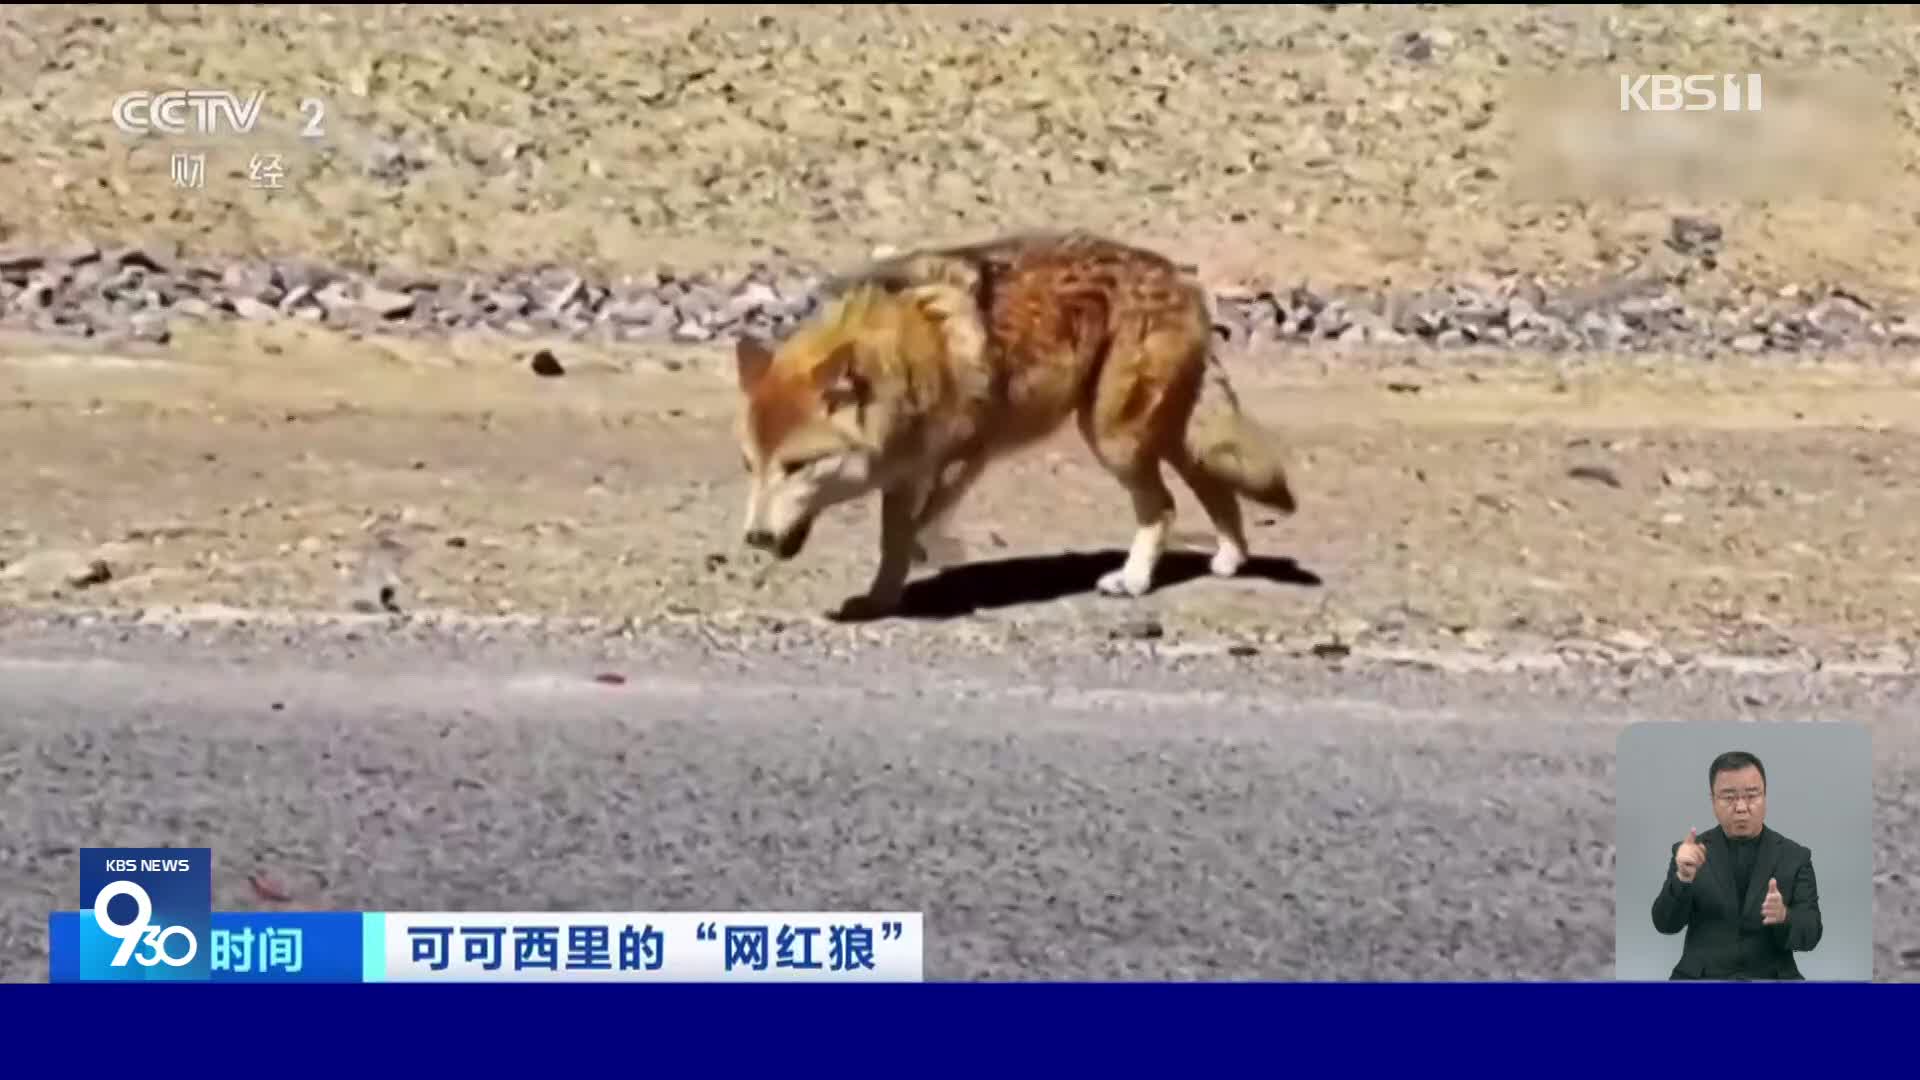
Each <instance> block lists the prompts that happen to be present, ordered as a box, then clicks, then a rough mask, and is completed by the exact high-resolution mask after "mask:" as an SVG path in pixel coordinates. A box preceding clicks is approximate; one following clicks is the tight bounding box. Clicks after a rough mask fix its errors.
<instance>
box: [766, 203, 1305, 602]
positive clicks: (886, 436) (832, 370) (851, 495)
mask: <svg viewBox="0 0 1920 1080" xmlns="http://www.w3.org/2000/svg"><path fill="white" fill-rule="evenodd" d="M825 292H826V299H825V302H824V303H823V304H822V305H821V307H820V309H819V310H818V311H817V313H815V314H814V315H813V316H811V317H810V318H808V319H806V320H805V321H804V322H803V323H801V324H800V325H799V326H797V327H796V328H795V329H794V330H793V331H792V332H791V333H790V334H788V335H787V336H786V337H785V338H784V340H781V341H780V342H778V343H777V344H774V343H770V342H768V341H766V340H763V339H761V338H759V337H757V336H754V335H743V336H741V337H739V338H738V339H737V340H736V342H735V349H734V352H735V366H736V369H737V378H738V385H739V392H740V394H741V398H742V408H741V410H740V413H739V422H738V437H739V441H740V448H741V457H742V462H743V464H744V466H745V468H746V472H747V474H748V477H749V485H748V488H749V490H748V495H747V507H746V521H745V527H744V542H745V543H746V544H747V545H748V546H750V547H754V548H758V549H761V550H764V551H767V552H771V553H772V554H773V555H774V556H775V557H776V558H778V559H781V560H788V559H792V558H794V557H796V556H798V555H799V554H800V553H801V551H802V550H803V549H804V548H805V546H806V543H807V537H808V535H809V533H810V531H811V529H812V527H813V524H814V522H815V520H816V519H817V518H818V517H819V516H820V514H821V513H823V512H824V511H826V510H828V509H829V508H831V507H834V506H837V505H840V504H843V503H847V502H849V501H852V500H855V499H859V498H862V497H864V496H868V495H871V494H873V493H874V492H878V493H879V494H880V552H879V564H878V566H877V568H876V569H875V571H874V575H873V578H872V581H871V582H870V584H869V585H868V587H867V591H866V592H865V593H864V594H863V595H859V596H855V597H853V598H851V599H849V600H847V601H846V603H845V604H844V606H843V607H842V608H841V609H840V612H839V617H841V618H844V619H867V618H878V617H883V616H885V615H888V614H891V613H893V612H895V611H896V610H897V608H898V605H899V602H900V600H901V596H902V593H903V590H904V588H905V585H906V582H907V578H908V576H909V574H910V572H911V567H912V566H913V565H914V564H915V563H917V562H920V561H923V560H924V558H925V549H924V547H923V546H922V543H921V539H922V537H923V536H925V535H927V534H928V530H930V529H931V528H932V527H934V526H935V525H936V524H937V523H939V522H940V521H941V520H942V519H943V518H944V517H945V516H946V515H947V514H948V513H949V512H951V511H952V510H953V509H954V507H955V505H956V504H957V503H959V501H960V500H961V498H962V496H963V495H965V494H966V492H967V491H968V490H969V489H970V488H971V487H972V486H973V485H974V483H975V482H976V481H977V480H978V479H979V478H980V476H981V474H982V473H983V472H984V471H985V470H986V469H987V467H988V466H989V465H990V464H991V463H992V462H994V461H995V460H997V459H1001V458H1004V457H1005V456H1006V455H1008V454H1011V453H1014V452H1016V451H1019V450H1021V449H1023V448H1027V447H1030V446H1032V445H1034V444H1036V443H1039V442H1041V441H1043V440H1045V439H1047V438H1048V437H1050V436H1051V435H1053V434H1054V433H1055V432H1057V431H1058V430H1060V429H1061V428H1062V427H1063V426H1064V425H1065V423H1066V421H1067V419H1068V418H1070V417H1071V418H1074V419H1076V420H1077V421H1078V424H1079V428H1080V433H1081V435H1082V436H1083V437H1084V438H1085V440H1086V443H1087V445H1088V447H1089V448H1090V449H1091V450H1092V452H1093V456H1094V457H1095V458H1096V459H1097V460H1098V461H1099V463H1100V464H1101V465H1102V466H1104V467H1105V469H1106V471H1107V472H1109V473H1111V474H1112V476H1113V478H1114V479H1115V480H1117V481H1118V482H1119V483H1120V485H1121V486H1122V487H1123V488H1124V489H1125V490H1126V492H1127V494H1128V496H1129V497H1130V498H1131V501H1132V507H1133V517H1134V531H1133V535H1132V538H1131V542H1130V544H1129V546H1128V550H1127V556H1126V560H1125V562H1124V564H1122V565H1121V566H1120V567H1119V568H1118V569H1116V570H1114V571H1112V572H1111V573H1108V574H1106V575H1104V576H1103V577H1101V578H1100V579H1099V581H1098V585H1097V588H1098V590H1099V592H1101V593H1103V594H1107V595H1113V596H1127V597H1139V596H1143V595H1145V594H1146V593H1148V592H1149V591H1150V589H1151V588H1152V586H1153V581H1154V572H1155V568H1156V566H1157V564H1158V563H1159V560H1160V557H1161V555H1162V553H1163V552H1164V550H1165V547H1166V544H1167V539H1168V535H1169V530H1170V529H1171V527H1172V524H1173V517H1174V500H1173V496H1172V494H1171V493H1170V492H1169V491H1168V489H1167V484H1166V480H1165V478H1164V476H1163V475H1162V466H1163V465H1165V466H1170V467H1171V468H1172V470H1173V471H1174V472H1175V473H1176V474H1178V475H1179V477H1180V479H1181V480H1182V482H1184V483H1185V485H1186V486H1187V487H1188V488H1189V489H1191V490H1192V492H1193V494H1194V496H1195V498H1196V499H1197V500H1198V501H1199V503H1200V506H1201V507H1202V509H1203V510H1204V511H1205V513H1206V515H1207V517H1208V518H1209V520H1210V521H1211V523H1212V526H1213V529H1214V532H1215V534H1216V537H1217V547H1216V549H1215V551H1214V554H1213V557H1212V563H1211V567H1212V570H1213V572H1214V573H1215V574H1218V575H1221V576H1232V575H1233V574H1235V573H1237V572H1238V571H1239V570H1240V568H1241V567H1242V565H1243V564H1244V563H1245V562H1246V560H1247V557H1248V548H1247V541H1246V534H1245V528H1244V526H1243V524H1242V519H1241V504H1240V500H1241V499H1242V498H1243V497H1244V498H1245V499H1248V500H1251V501H1252V502H1254V503H1257V504H1259V505H1262V506H1266V507H1269V508H1271V509H1273V510H1275V511H1277V512H1279V513H1281V514H1288V515H1290V514H1293V513H1294V512H1295V508H1296V504H1295V499H1294V492H1293V489H1292V487H1291V486H1290V485H1289V482H1288V477H1287V469H1286V462H1285V460H1284V459H1285V454H1284V451H1283V448H1282V444H1281V441H1280V439H1279V438H1278V437H1277V435H1276V434H1275V433H1274V432H1273V431H1272V429H1271V428H1269V427H1268V426H1266V425H1264V424H1262V423H1261V422H1260V421H1259V420H1258V419H1257V418H1255V417H1253V416H1250V415H1249V414H1248V413H1247V412H1245V411H1243V410H1242V408H1241V405H1240V402H1239V400H1238V398H1237V397H1236V396H1235V393H1234V390H1233V387H1232V385H1231V384H1230V383H1229V382H1228V379H1227V374H1226V371H1225V369H1224V367H1223V366H1222V364H1221V362H1220V359H1219V357H1218V355H1217V354H1216V351H1215V349H1214V334H1213V317H1212V316H1213V310H1214V309H1213V300H1212V297H1211V296H1210V294H1209V293H1208V292H1207V291H1206V290H1205V289H1204V288H1203V287H1202V286H1201V285H1200V283H1199V282H1198V280H1197V279H1196V278H1195V277H1194V276H1193V275H1192V274H1191V273H1190V272H1189V271H1188V270H1187V269H1186V268H1184V267H1182V266H1180V265H1179V264H1177V263H1176V262H1174V261H1173V260H1172V259H1171V258H1169V257H1167V256H1165V255H1163V254H1161V253H1158V252H1156V251H1152V250H1149V249H1145V248H1142V247H1138V246H1134V245H1130V244H1127V243H1124V242H1121V241H1118V240H1114V239H1110V238H1107V237H1103V236H1099V235H1095V234H1090V233H1086V232H1068V233H1057V234H1021V235H1012V236H1004V237H1001V238H998V239H994V240H988V241H985V242H981V243H975V244H970V245H961V246H950V247H939V248H927V249H923V250H917V251H910V252H907V253H906V254H904V255H899V256H896V257H893V258H889V259H885V260H882V261H879V262H876V263H872V264H869V265H867V266H865V267H863V268H861V269H859V270H856V271H855V272H853V273H851V274H848V275H844V276H842V277H840V278H838V279H835V280H833V281H831V282H830V283H829V285H828V287H827V289H826V290H825Z"/></svg>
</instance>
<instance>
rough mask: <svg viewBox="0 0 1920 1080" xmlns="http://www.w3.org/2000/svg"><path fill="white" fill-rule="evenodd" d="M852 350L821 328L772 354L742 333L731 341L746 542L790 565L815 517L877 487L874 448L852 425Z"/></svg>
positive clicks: (862, 394)
mask: <svg viewBox="0 0 1920 1080" xmlns="http://www.w3.org/2000/svg"><path fill="white" fill-rule="evenodd" d="M860 347H861V346H860V344H859V343H858V342H857V341H856V340H854V339H852V338H849V337H844V336H841V335H838V334H833V333H822V332H811V333H803V334H799V335H796V336H795V337H793V338H791V339H789V340H788V341H786V342H784V343H782V344H781V345H780V346H779V347H778V348H777V349H776V348H775V347H773V346H769V345H767V344H766V343H765V342H762V341H760V340H758V339H756V338H752V337H745V338H741V339H740V341H739V342H738V344H737V345H736V347H735V360H736V363H737V364H738V367H739V378H740V391H741V393H742V394H744V395H745V397H746V407H745V409H744V410H743V412H742V414H741V422H740V433H739V434H740V449H741V456H742V458H743V460H744V461H745V464H746V468H747V473H748V475H749V477H751V482H750V485H749V489H748V494H747V517H746V526H745V530H746V536H745V540H746V542H747V544H748V545H750V546H752V547H757V548H761V549H763V550H766V551H771V552H772V553H773V554H775V555H777V556H779V557H780V558H782V559H791V558H793V557H794V556H795V555H798V554H800V549H801V548H802V547H804V546H805V545H806V542H807V534H808V532H809V531H810V530H811V529H812V528H813V522H814V519H815V518H817V517H818V516H819V515H820V514H821V512H822V511H825V510H826V509H828V508H829V507H832V506H836V505H838V504H840V503H844V502H848V501H850V500H852V499H856V498H859V497H860V496H862V495H865V494H867V493H868V492H871V491H873V490H874V489H875V488H877V487H879V485H880V479H881V478H880V477H879V475H878V473H879V469H878V467H877V465H878V462H877V458H878V452H877V451H876V450H875V448H874V447H873V446H872V445H871V444H870V443H869V441H868V439H867V438H866V436H865V433H864V432H863V431H862V429H861V423H860V419H861V410H862V408H863V407H864V406H865V405H866V404H867V402H868V400H869V393H870V386H869V384H868V382H867V380H866V379H865V378H864V377H863V376H862V375H861V370H860V352H859V350H860Z"/></svg>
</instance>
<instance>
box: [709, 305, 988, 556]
mask: <svg viewBox="0 0 1920 1080" xmlns="http://www.w3.org/2000/svg"><path fill="white" fill-rule="evenodd" d="M985 341H986V332H985V329H984V326H983V324H982V323H981V321H980V316H979V312H978V310H977V308H976V307H975V304H974V299H973V294H972V292H970V291H969V290H968V289H966V288H963V287H960V286H957V285H955V284H953V283H951V282H948V281H932V282H927V283H924V284H919V285H911V284H901V283H867V284H863V285H858V286H856V287H854V288H852V289H851V290H850V291H849V292H848V293H847V294H846V295H844V296H843V297H841V298H840V299H839V300H837V301H836V302H835V303H833V304H832V305H830V306H829V307H828V308H827V309H826V310H825V311H824V312H822V313H821V314H820V315H819V316H817V317H816V318H814V319H813V320H811V321H809V322H808V323H807V324H806V325H804V326H802V327H801V328H800V329H799V330H797V331H796V332H795V333H793V334H792V335H791V336H789V337H788V338H787V339H786V340H784V341H782V342H781V343H780V344H779V345H778V346H777V347H776V346H771V345H768V344H766V343H765V342H762V341H760V340H758V339H756V338H752V337H744V338H741V339H740V340H739V342H738V343H737V344H736V346H735V350H734V353H735V362H736V364H737V365H738V367H739V381H740V392H741V394H742V395H743V396H744V398H745V408H744V409H743V410H742V413H741V417H740V431H739V435H740V449H741V456H742V458H743V459H744V461H745V463H746V467H747V473H748V475H749V476H750V477H751V484H750V486H749V491H748V495H747V518H746V527H745V532H746V536H745V540H746V542H747V544H748V545H750V546H752V547H757V548H761V549H763V550H766V551H771V552H772V553H773V554H775V555H777V556H779V557H780V558H782V559H791V558H793V557H794V556H795V555H798V554H800V549H801V548H802V547H804V546H806V542H807V534H808V532H809V531H810V530H811V529H812V528H813V523H814V520H815V519H816V518H818V517H819V516H820V514H821V513H822V512H824V511H825V510H827V509H829V508H831V507H833V506H836V505H839V504H840V503H844V502H849V501H852V500H854V499H857V498H860V497H861V496H863V495H866V494H868V493H870V492H873V491H876V490H879V489H881V488H883V487H886V486H887V485H889V484H892V483H895V482H897V481H898V480H899V479H900V476H901V475H902V474H904V473H906V472H909V471H911V470H912V468H913V467H914V463H913V461H911V460H908V458H911V456H912V455H911V454H908V455H905V456H904V457H903V455H902V454H900V453H899V452H898V448H899V447H898V444H899V440H898V439H897V438H896V436H897V435H898V434H899V433H900V430H906V429H909V428H911V426H912V425H913V424H914V422H915V421H916V419H918V415H917V414H918V411H919V410H923V409H926V408H928V407H930V405H931V402H930V401H929V400H926V395H927V394H928V393H929V392H930V390H929V388H930V387H933V386H937V385H940V384H942V383H943V382H945V381H947V379H948V377H949V376H951V375H952V374H953V371H954V367H953V365H956V364H958V365H961V366H966V365H974V366H977V365H978V363H979V361H980V357H981V355H982V350H983V349H984V347H985ZM889 451H893V452H892V453H890V452H889Z"/></svg>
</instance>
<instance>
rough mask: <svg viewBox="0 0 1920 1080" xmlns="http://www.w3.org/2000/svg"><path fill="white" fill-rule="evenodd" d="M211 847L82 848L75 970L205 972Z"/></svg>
mask: <svg viewBox="0 0 1920 1080" xmlns="http://www.w3.org/2000/svg"><path fill="white" fill-rule="evenodd" d="M212 935H213V849H211V848H82V849H81V850H80V978H81V979H82V980H83V981H96V980H99V981H114V982H122V981H135V982H151V981H160V980H164V981H177V980H194V981H204V980H206V979H208V978H210V977H211V976H212V965H211V963H210V962H209V957H208V949H207V948H206V946H207V945H208V944H209V942H210V939H211V938H212Z"/></svg>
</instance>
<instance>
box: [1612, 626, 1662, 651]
mask: <svg viewBox="0 0 1920 1080" xmlns="http://www.w3.org/2000/svg"><path fill="white" fill-rule="evenodd" d="M1607 644H1609V645H1612V646H1615V647H1617V648H1621V649H1625V650H1627V651H1628V652H1646V651H1647V650H1649V649H1651V648H1653V639H1652V638H1649V637H1647V636H1646V635H1644V634H1637V633H1635V632H1633V631H1632V630H1621V631H1618V632H1617V633H1614V634H1610V635H1608V637H1607Z"/></svg>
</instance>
